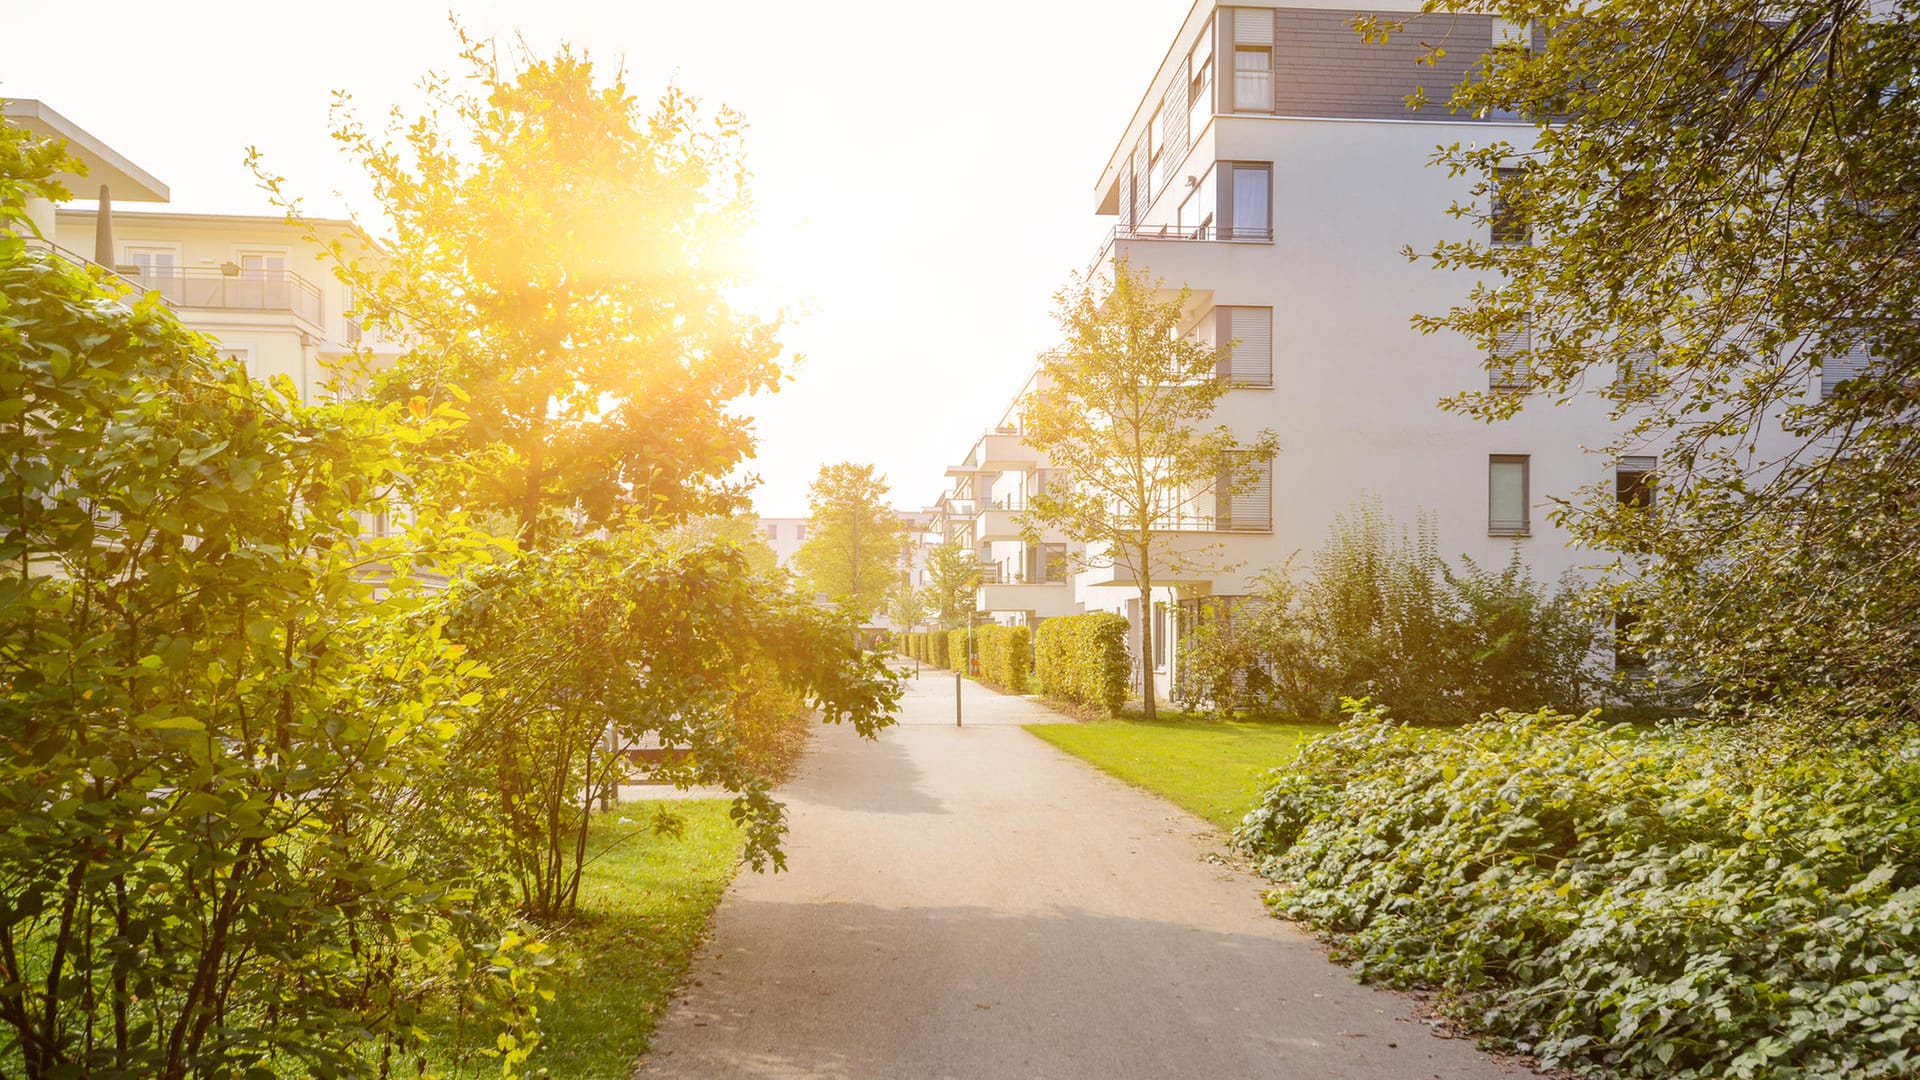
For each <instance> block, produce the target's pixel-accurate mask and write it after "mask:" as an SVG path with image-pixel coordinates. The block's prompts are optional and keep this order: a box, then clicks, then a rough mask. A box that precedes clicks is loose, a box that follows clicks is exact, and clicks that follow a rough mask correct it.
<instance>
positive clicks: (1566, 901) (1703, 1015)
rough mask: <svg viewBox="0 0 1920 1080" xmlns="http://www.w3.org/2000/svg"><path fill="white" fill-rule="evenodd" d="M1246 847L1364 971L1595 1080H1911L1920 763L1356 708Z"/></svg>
mask: <svg viewBox="0 0 1920 1080" xmlns="http://www.w3.org/2000/svg"><path fill="white" fill-rule="evenodd" d="M1276 777H1277V779H1276V780H1275V781H1274V783H1273V785H1272V786H1271V787H1270V788H1269V789H1268V790H1267V792H1266V793H1265V795H1264V796H1263V797H1262V799H1261V802H1260V804H1259V806H1258V807H1257V808H1256V809H1255V810H1254V811H1253V812H1252V813H1250V814H1248V815H1247V817H1246V820H1245V822H1244V824H1243V825H1242V826H1241V828H1240V829H1239V830H1238V832H1237V833H1236V836H1235V844H1236V845H1237V846H1238V847H1239V848H1240V849H1241V850H1243V851H1244V852H1246V853H1247V854H1249V855H1251V856H1254V857H1256V858H1258V859H1259V860H1260V861H1261V862H1260V865H1261V869H1262V872H1263V873H1265V874H1266V875H1267V876H1269V877H1271V878H1272V879H1274V880H1275V881H1276V882H1277V883H1278V888H1277V889H1276V891H1275V892H1274V894H1273V897H1272V902H1273V904H1274V906H1275V908H1276V909H1277V910H1278V911H1279V912H1281V913H1283V914H1285V915H1287V916H1289V917H1292V918H1297V919H1300V920H1303V921H1305V922H1306V923H1308V924H1309V925H1311V926H1313V927H1314V928H1316V929H1317V930H1318V931H1320V932H1321V933H1322V934H1323V935H1325V936H1326V937H1327V938H1328V939H1329V940H1330V941H1332V942H1333V943H1334V945H1335V947H1336V954H1337V955H1339V956H1340V957H1342V958H1343V959H1346V960H1348V961H1350V962H1351V963H1352V964H1353V966H1354V967H1355V969H1356V970H1357V971H1358V972H1359V973H1360V974H1361V975H1362V976H1363V977H1366V978H1369V979H1375V980H1379V981H1382V982H1385V983H1388V984H1391V985H1395V986H1409V985H1426V986H1433V987H1438V988H1440V989H1441V990H1442V991H1443V992H1444V996H1443V997H1442V999H1441V1000H1442V1005H1443V1007H1444V1008H1445V1009H1446V1010H1447V1011H1448V1012H1449V1013H1451V1014H1453V1015H1454V1016H1456V1017H1459V1018H1461V1019H1462V1020H1464V1021H1466V1022H1467V1023H1468V1024H1470V1025H1471V1026H1473V1027H1474V1028H1477V1029H1479V1030H1481V1031H1483V1032H1485V1033H1487V1034H1489V1035H1490V1036H1491V1037H1492V1038H1494V1039H1495V1040H1496V1041H1498V1042H1500V1043H1503V1044H1507V1045H1512V1046H1516V1047H1519V1048H1521V1049H1523V1050H1528V1051H1531V1052H1533V1053H1536V1054H1538V1055H1540V1057H1541V1058H1542V1059H1543V1060H1544V1061H1546V1062H1547V1063H1548V1064H1554V1065H1566V1066H1570V1067H1572V1068H1573V1069H1575V1070H1576V1071H1578V1072H1580V1073H1583V1074H1588V1075H1604V1076H1632V1077H1675V1078H1699V1080H1706V1078H1709V1077H1730V1076H1735V1077H1767V1078H1774V1077H1815V1076H1817V1077H1895V1076H1912V1075H1914V1074H1915V1072H1916V1070H1920V975H1916V972H1920V757H1917V756H1916V755H1915V754H1913V753H1911V752H1906V753H1894V754H1880V753H1866V752H1860V753H1835V754H1832V755H1801V756H1797V757H1796V756H1789V755H1785V754H1781V755H1774V756H1767V755H1764V754H1760V753H1759V752H1757V751H1756V750H1754V748H1753V747H1752V746H1751V745H1750V744H1733V743H1729V742H1723V741H1719V740H1718V739H1716V738H1715V737H1714V736H1713V735H1712V734H1711V733H1710V732H1708V731H1706V730H1704V729H1701V728H1697V727H1682V726H1669V727H1665V728H1662V729H1658V730H1647V729H1634V728H1626V727H1614V726H1610V725H1608V724H1606V723H1604V722H1602V721H1600V720H1599V719H1598V718H1597V717H1592V716H1589V717H1585V718H1576V717H1571V716H1565V715H1560V714H1555V713H1553V712H1551V711H1541V712H1538V713H1533V714H1514V713H1502V714H1500V715H1499V716H1496V717H1492V718H1489V719H1487V720H1485V721H1482V722H1480V723H1477V724H1473V725H1469V726H1467V727H1464V728H1458V729H1438V730H1436V729H1427V730H1420V729H1415V728H1411V727H1408V726H1406V725H1402V724H1399V723H1395V722H1393V721H1391V720H1389V719H1387V718H1386V716H1385V714H1384V711H1383V710H1381V709H1378V708H1362V707H1357V706H1356V708H1355V711H1354V712H1353V715H1352V716H1351V717H1350V719H1348V720H1347V721H1346V722H1345V723H1344V724H1342V725H1341V726H1340V728H1339V729H1338V731H1337V732H1335V733H1333V734H1330V735H1328V736H1326V737H1325V738H1322V739H1320V740H1318V741H1316V742H1313V743H1311V744H1309V745H1308V746H1306V747H1305V748H1304V749H1303V750H1302V751H1301V753H1300V755H1299V757H1298V758H1297V759H1296V760H1295V761H1294V763H1293V764H1292V766H1291V767H1290V768H1288V769H1287V770H1285V771H1283V772H1280V773H1277V774H1276Z"/></svg>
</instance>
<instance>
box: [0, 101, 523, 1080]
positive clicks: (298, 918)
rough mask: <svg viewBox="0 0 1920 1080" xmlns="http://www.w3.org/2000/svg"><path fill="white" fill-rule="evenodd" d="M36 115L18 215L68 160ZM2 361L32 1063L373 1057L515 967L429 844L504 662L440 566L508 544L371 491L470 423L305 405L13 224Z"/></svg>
mask: <svg viewBox="0 0 1920 1080" xmlns="http://www.w3.org/2000/svg"><path fill="white" fill-rule="evenodd" d="M18 140H19V136H18V135H17V134H16V133H14V132H13V131H12V129H10V128H7V127H6V126H5V125H4V124H0V216H4V217H6V218H8V219H15V217H16V215H17V213H18V212H19V210H20V209H21V207H22V206H23V204H24V201H25V198H26V197H27V196H28V195H29V194H44V193H45V192H46V190H47V189H46V187H45V186H44V185H43V183H42V180H41V178H42V177H44V175H45V172H44V170H43V168H41V166H35V165H33V164H32V163H33V162H34V161H36V160H38V161H40V162H41V164H42V165H44V162H45V159H44V158H37V157H36V155H35V154H33V153H31V152H28V153H24V154H23V153H20V152H19V151H20V149H21V147H20V145H19V141H18ZM23 161H24V162H26V163H27V164H28V166H29V167H28V168H26V169H23V170H22V171H21V172H20V173H16V172H14V171H13V170H14V169H15V168H16V167H18V166H19V165H20V163H21V162H23ZM0 388H4V394H0V453H4V455H5V458H6V460H7V461H8V463H9V465H8V468H7V469H6V470H5V472H4V474H0V567H3V568H4V576H3V577H0V741H3V742H4V743H5V745H6V746H7V747H8V753H7V755H6V756H5V758H4V759H3V760H0V803H3V804H4V805H5V806H6V808H7V809H6V812H5V814H4V815H3V816H0V882H4V885H0V985H4V986H5V987H6V988H7V989H6V991H5V992H4V993H0V1029H3V1030H5V1032H6V1035H7V1038H6V1039H5V1040H4V1042H5V1044H6V1049H5V1050H4V1051H0V1058H4V1059H5V1060H6V1061H7V1065H6V1066H5V1071H6V1072H7V1073H8V1075H22V1076H26V1077H31V1078H42V1077H53V1076H81V1075H95V1076H109V1075H110V1076H154V1077H166V1078H184V1077H186V1076H189V1075H194V1076H201V1075H208V1076H211V1075H240V1074H242V1073H247V1072H249V1071H252V1072H261V1071H266V1072H271V1071H274V1070H276V1069H283V1068H287V1067H297V1068H304V1069H307V1070H310V1071H311V1072H313V1073H315V1074H320V1075H349V1074H361V1075H364V1074H368V1073H371V1072H373V1071H375V1070H376V1069H377V1068H378V1065H377V1062H378V1061H379V1059H380V1058H381V1056H382V1055H384V1054H390V1053H391V1052H393V1051H394V1050H395V1049H396V1047H399V1048H404V1047H406V1046H408V1045H411V1044H412V1043H413V1042H414V1041H415V1035H414V1034H413V1032H414V1029H415V1024H416V1022H417V1020H418V1017H419V1013H420V1008H421V1006H422V1003H423V1002H424V1001H425V1000H426V996H427V994H428V993H429V992H432V991H433V990H434V988H435V987H438V988H440V990H441V991H443V992H444V991H447V990H456V991H459V992H461V993H462V994H463V995H464V994H473V993H480V994H483V995H484V994H485V993H486V992H487V991H486V989H485V988H486V987H488V986H491V987H493V988H494V989H495V990H500V991H502V993H503V994H504V996H505V999H511V998H512V997H513V996H514V995H513V993H512V991H511V988H510V986H509V984H510V983H511V982H512V981H513V976H512V971H513V967H514V963H515V956H514V950H513V948H512V939H503V938H502V937H501V935H500V933H499V931H498V929H495V928H490V927H489V926H488V925H487V924H486V923H485V922H484V921H483V920H482V919H481V918H480V916H479V915H477V914H476V913H474V912H473V911H471V910H470V905H468V904H466V903H464V902H462V900H461V896H462V894H463V891H464V890H465V889H466V888H467V887H468V886H469V884H470V882H469V881H468V880H467V879H465V878H464V877H461V876H457V875H455V874H449V873H447V872H444V868H445V867H446V866H447V865H449V864H448V862H447V861H443V860H440V859H438V858H433V857H429V853H426V852H423V851H421V850H420V849H418V848H416V847H413V846H411V845H409V844H407V843H406V842H405V836H406V828H405V823H406V822H407V821H408V820H409V819H410V818H411V817H412V816H413V815H414V814H415V813H416V812H417V810H418V803H417V801H416V795H417V791H418V788H417V786H416V785H417V784H418V783H419V782H420V781H421V780H422V779H424V778H428V777H431V776H433V775H434V774H435V773H436V772H437V771H438V769H439V768H440V767H441V763H442V761H443V753H444V749H445V744H446V738H447V734H448V733H449V732H450V731H452V730H454V729H456V728H457V727H458V726H459V725H460V724H461V722H462V721H463V720H464V718H465V714H466V709H467V707H468V705H469V704H470V703H471V698H470V697H469V696H468V695H469V694H471V693H472V690H471V687H472V685H473V683H474V681H475V680H476V679H477V678H478V677H479V676H480V675H481V674H483V673H481V672H479V671H476V670H475V669H474V668H473V667H472V666H471V665H470V664H468V663H467V662H465V661H462V660H460V659H459V657H458V650H457V649H456V648H455V647H454V646H453V645H452V644H451V643H450V642H448V641H447V640H446V638H445V637H444V635H442V634H440V633H439V632H438V628H437V626H436V625H435V624H434V623H433V622H431V621H427V622H425V623H420V622H418V621H416V620H415V618H414V616H415V615H417V613H418V612H419V611H420V610H422V608H423V607H425V606H427V605H429V604H430V603H431V595H430V594H429V593H427V592H426V591H424V590H423V589H422V588H420V587H419V585H418V579H417V577H416V575H415V573H414V568H415V567H416V566H418V565H420V564H421V563H422V562H424V561H428V560H431V565H432V566H433V567H434V568H436V569H439V570H443V571H444V570H449V569H454V568H457V567H459V566H461V565H464V564H466V562H468V561H469V560H471V559H473V558H477V557H479V556H480V554H481V553H482V552H483V551H484V548H477V547H475V546H474V545H473V544H470V543H469V542H468V541H469V539H470V538H468V537H465V536H464V535H463V533H462V532H461V530H460V529H458V528H457V527H456V526H455V524H454V523H452V522H449V521H446V520H441V519H438V518H437V517H436V515H434V514H433V512H432V511H431V510H430V509H426V510H423V511H422V514H421V518H422V522H421V523H422V528H421V529H420V530H419V531H417V532H416V533H414V534H413V535H412V536H410V537H407V538H401V539H393V540H367V539H362V538H360V537H359V536H358V532H359V530H358V526H357V523H356V515H358V514H363V513H367V512H377V511H379V510H381V509H383V508H385V506H386V505H387V504H388V502H389V500H390V499H394V498H404V497H406V496H407V495H408V494H409V492H408V488H407V483H408V480H407V474H406V471H405V470H404V468H403V467H402V461H403V458H404V456H405V455H407V454H408V453H410V451H411V447H412V446H414V445H415V444H418V443H420V442H423V441H426V440H428V439H430V438H431V437H432V436H433V433H434V430H435V429H436V428H439V427H442V426H445V425H446V424H448V423H450V422H452V421H451V420H450V419H449V418H448V417H447V416H446V415H445V414H444V413H443V414H441V415H432V414H429V415H428V416H426V417H424V418H414V417H410V416H409V414H408V412H407V410H404V409H402V408H400V407H399V406H394V405H387V406H375V405H369V404H365V403H358V402H332V403H327V404H323V405H312V406H309V405H303V404H301V403H300V401H299V400H298V395H297V393H296V391H295V390H294V388H293V387H292V386H291V384H288V383H285V382H284V381H283V382H282V383H280V384H279V385H275V386H267V385H263V384H260V383H257V382H253V381H251V380H249V379H248V378H247V375H246V372H245V371H244V370H243V368H242V366H241V365H239V364H237V363H234V362H232V361H229V360H224V359H222V358H220V357H218V356H217V355H215V354H214V352H213V351H212V349H211V347H210V345H209V343H208V342H207V340H206V339H205V338H203V337H201V336H200V335H198V334H195V333H192V332H190V331H188V330H187V329H185V328H183V327H182V326H181V325H180V324H179V323H178V322H177V321H176V320H175V319H174V317H173V316H172V314H171V312H170V311H169V310H168V309H167V308H166V307H165V306H164V305H163V304H162V303H160V301H159V299H158V298H157V297H156V296H152V295H149V296H147V297H145V298H141V299H138V300H133V299H132V298H129V297H126V296H116V295H115V294H113V293H111V292H109V291H107V288H106V286H105V284H104V279H102V278H101V277H98V276H94V275H90V274H89V272H87V271H84V270H81V269H79V268H77V267H74V266H72V265H69V264H67V263H65V262H63V261H61V260H59V259H57V258H55V257H53V256H51V255H49V254H46V253H42V252H35V251H32V250H30V249H29V247H28V245H27V244H26V243H25V242H24V241H23V240H21V239H19V238H18V237H16V236H13V235H10V234H0ZM429 536H433V537H436V538H437V539H436V540H435V541H434V546H433V547H431V548H428V547H423V546H422V544H423V538H425V537H429ZM374 567H378V568H380V569H381V571H382V572H381V573H379V574H377V575H375V574H372V573H370V572H369V571H370V569H371V568H374ZM455 861H457V860H455ZM503 942H504V944H503ZM503 988H504V989H503ZM522 1005H523V1006H524V1003H522ZM518 1015H519V1017H520V1019H521V1020H522V1021H524V1020H527V1019H530V1015H531V1014H530V1013H529V1012H527V1011H525V1009H524V1007H523V1008H522V1010H521V1011H520V1012H519V1013H518ZM519 1034H520V1035H524V1034H526V1032H525V1031H524V1030H523V1031H521V1032H520V1033H519ZM488 1041H489V1042H490V1043H491V1042H492V1038H491V1033H489V1039H488ZM500 1045H501V1047H502V1048H506V1049H510V1051H511V1052H510V1053H509V1054H508V1062H507V1063H508V1064H509V1065H511V1063H512V1062H513V1061H515V1060H517V1059H518V1058H519V1057H520V1056H522V1055H523V1053H524V1051H525V1050H526V1049H527V1047H528V1045H529V1044H527V1043H526V1042H525V1041H524V1040H523V1039H521V1038H520V1037H519V1035H515V1034H508V1035H507V1036H506V1038H505V1041H503V1042H502V1043H501V1044H500Z"/></svg>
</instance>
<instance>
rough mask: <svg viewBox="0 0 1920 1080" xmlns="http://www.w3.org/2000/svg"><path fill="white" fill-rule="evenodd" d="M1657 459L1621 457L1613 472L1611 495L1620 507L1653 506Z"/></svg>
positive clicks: (1658, 460) (1658, 461)
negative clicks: (1654, 475)
mask: <svg viewBox="0 0 1920 1080" xmlns="http://www.w3.org/2000/svg"><path fill="white" fill-rule="evenodd" d="M1659 463H1660V459H1659V458H1657V457H1639V456H1631V457H1623V458H1621V459H1620V464H1619V465H1618V466H1616V467H1615V468H1614V470H1613V494H1614V497H1615V498H1617V499H1618V500H1619V501H1620V505H1621V506H1638V507H1649V506H1652V505H1653V495H1654V491H1653V474H1654V468H1655V467H1656V466H1658V465H1659Z"/></svg>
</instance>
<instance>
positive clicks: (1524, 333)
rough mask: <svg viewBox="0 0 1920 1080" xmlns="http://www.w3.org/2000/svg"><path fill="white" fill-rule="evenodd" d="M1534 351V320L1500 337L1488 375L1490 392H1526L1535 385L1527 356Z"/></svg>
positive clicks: (1529, 320) (1525, 322)
mask: <svg viewBox="0 0 1920 1080" xmlns="http://www.w3.org/2000/svg"><path fill="white" fill-rule="evenodd" d="M1532 349H1533V320H1531V319H1526V320H1523V321H1522V322H1521V323H1520V325H1519V326H1516V327H1514V328H1513V329H1511V330H1509V331H1507V332H1506V333H1504V334H1501V335H1500V338H1499V340H1497V341H1495V342H1494V345H1493V363H1492V364H1491V365H1490V367H1489V370H1488V373H1487V388H1488V389H1490V390H1525V389H1526V388H1527V387H1529V386H1532V385H1533V368H1532V365H1531V364H1530V363H1529V362H1528V360H1527V354H1528V353H1529V352H1531V351H1532Z"/></svg>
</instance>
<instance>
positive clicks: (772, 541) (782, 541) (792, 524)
mask: <svg viewBox="0 0 1920 1080" xmlns="http://www.w3.org/2000/svg"><path fill="white" fill-rule="evenodd" d="M808 520H809V519H807V518H803V517H802V518H794V517H783V518H773V517H763V518H761V519H759V521H760V535H761V536H763V537H765V538H766V541H767V546H768V547H770V548H772V549H773V558H774V561H775V562H777V563H778V564H779V565H780V567H781V568H782V569H785V568H787V567H788V566H789V565H790V564H791V563H792V562H793V557H794V555H796V554H797V553H799V551H800V545H801V544H804V543H806V542H807V522H808Z"/></svg>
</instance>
